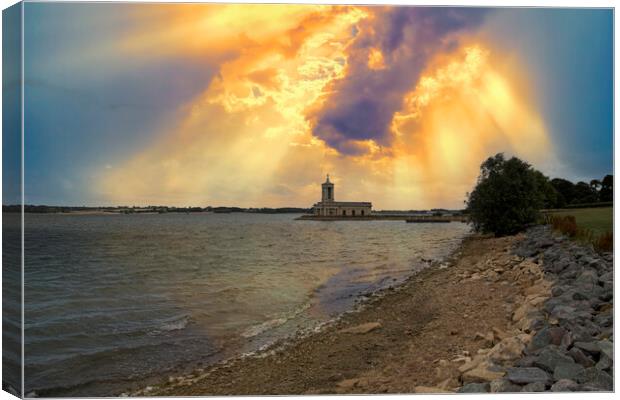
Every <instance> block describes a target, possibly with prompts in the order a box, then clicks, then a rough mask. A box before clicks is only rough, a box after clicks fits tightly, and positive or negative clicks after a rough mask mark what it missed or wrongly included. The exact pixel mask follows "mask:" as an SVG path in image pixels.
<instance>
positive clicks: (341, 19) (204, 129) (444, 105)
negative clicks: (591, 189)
mask: <svg viewBox="0 0 620 400" xmlns="http://www.w3.org/2000/svg"><path fill="white" fill-rule="evenodd" d="M171 10H175V11H174V12H175V13H176V14H174V16H172V17H169V16H167V17H166V18H171V19H167V22H166V25H165V26H167V28H164V29H162V30H159V31H157V33H156V34H155V35H152V34H146V33H144V34H136V35H134V36H132V37H130V38H128V39H127V41H126V42H124V43H123V44H122V46H123V49H124V50H125V51H137V52H138V53H139V54H150V53H157V54H159V56H161V54H164V53H167V52H169V53H170V54H173V53H178V52H185V53H187V54H196V55H200V54H203V55H205V57H208V56H209V55H210V54H217V53H222V54H224V53H227V54H229V56H228V58H227V59H226V61H224V62H223V63H222V64H221V65H220V68H219V75H218V77H217V78H215V79H213V80H212V81H211V83H210V84H209V86H208V87H207V88H205V89H204V91H203V92H202V93H201V94H200V95H199V96H198V97H197V98H195V99H191V100H190V101H188V103H187V104H183V105H179V112H178V113H177V114H176V115H180V117H176V118H178V119H177V120H174V121H170V123H169V124H168V125H169V126H174V127H175V128H174V129H172V130H166V131H162V132H159V134H158V135H157V136H158V137H159V138H160V139H158V140H157V141H155V142H154V143H153V144H152V145H150V146H149V147H147V148H145V149H143V150H142V151H140V152H139V153H137V154H134V155H133V156H132V157H131V158H130V159H128V160H126V162H125V163H124V165H121V166H120V167H119V168H114V169H113V170H105V171H102V172H101V182H100V188H101V194H102V196H105V197H106V198H107V199H108V200H109V201H111V202H115V203H123V204H125V203H130V204H133V203H135V204H138V203H140V204H164V203H165V204H173V205H203V206H206V205H239V206H310V205H311V204H312V203H313V202H315V201H316V200H318V191H319V188H318V184H319V183H320V181H322V179H324V175H325V173H331V174H332V176H333V177H334V180H335V182H336V184H338V185H339V189H338V196H339V198H341V199H349V200H363V201H373V203H374V205H375V208H379V209H381V208H383V209H410V208H430V207H460V206H461V205H462V201H463V198H464V194H465V192H466V191H468V190H470V189H471V186H472V184H473V183H474V182H475V178H476V176H477V173H478V168H479V165H480V163H481V162H482V161H483V160H484V159H485V158H486V157H488V156H489V155H492V154H494V153H495V152H498V151H506V152H508V153H514V154H516V155H518V156H521V157H523V158H525V159H526V160H529V161H532V162H536V161H537V160H538V159H540V158H541V157H545V156H548V155H549V153H550V150H551V144H550V143H549V139H548V135H547V132H546V130H545V126H544V122H543V120H542V118H541V117H540V115H539V114H538V113H537V112H536V109H535V107H534V106H533V102H532V101H533V99H532V97H533V96H532V94H531V93H527V92H524V91H523V90H522V89H521V88H522V87H526V86H527V80H526V78H525V75H526V73H525V71H521V70H519V69H518V68H516V67H515V66H514V65H512V66H511V65H508V64H501V63H500V60H502V57H501V54H500V53H495V54H493V57H491V55H490V50H489V49H485V47H484V46H483V45H468V46H463V47H461V48H460V49H459V50H457V51H455V52H453V53H449V54H441V55H437V56H436V57H435V58H434V59H433V60H432V62H431V63H430V64H429V65H428V67H427V68H426V70H425V71H424V73H423V74H422V76H421V78H420V79H419V80H418V82H417V83H416V84H415V87H412V88H411V89H410V91H409V92H408V93H407V94H406V95H405V97H404V98H403V102H402V108H401V109H400V110H399V111H398V112H396V113H395V114H394V115H393V118H392V123H391V129H390V131H391V137H390V141H389V144H387V145H385V144H384V145H382V146H380V145H379V144H377V143H376V142H375V141H374V140H360V141H356V142H352V145H355V146H361V147H363V149H364V151H360V152H357V153H355V154H360V155H356V156H345V155H342V154H340V153H339V152H338V151H336V150H335V149H333V148H331V147H329V146H327V145H326V144H325V142H324V141H323V140H320V139H318V138H317V137H315V136H313V134H312V126H311V124H312V121H311V120H309V119H308V118H307V116H308V115H311V114H313V111H312V110H316V109H317V108H321V107H323V106H325V102H326V101H329V90H333V85H332V83H333V82H334V81H336V80H338V79H342V78H343V77H344V76H346V74H347V73H348V67H347V62H348V59H349V53H348V52H349V50H350V46H351V43H353V41H354V40H355V37H354V32H353V31H354V29H353V27H354V26H355V25H356V24H357V22H358V21H360V20H361V19H364V18H369V17H371V16H372V12H373V9H372V8H355V7H325V6H316V7H309V6H305V5H304V6H298V7H297V6H294V7H293V6H289V5H284V6H275V5H274V6H262V5H257V6H250V7H249V6H247V5H242V6H209V7H203V6H195V7H193V6H187V7H183V8H182V11H179V10H178V9H177V8H176V7H174V8H172V9H171ZM144 18H145V19H146V20H147V21H151V22H152V23H153V24H155V25H158V24H159V23H156V22H153V21H159V20H160V19H161V18H163V14H161V15H160V14H157V13H155V14H154V15H149V16H145V17H144ZM148 31H149V32H151V30H150V29H148ZM231 49H234V54H232V55H230V53H231V51H232V50H231ZM365 62H366V61H365ZM367 62H368V66H369V67H370V68H374V69H381V68H384V61H383V55H382V54H381V52H380V51H379V50H376V51H374V52H373V51H371V52H370V54H369V58H368V60H367Z"/></svg>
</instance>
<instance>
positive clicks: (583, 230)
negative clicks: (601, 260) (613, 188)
mask: <svg viewBox="0 0 620 400" xmlns="http://www.w3.org/2000/svg"><path fill="white" fill-rule="evenodd" d="M545 216H546V218H545V219H546V223H549V224H551V225H553V229H555V230H558V231H560V232H562V233H564V234H566V235H568V236H569V237H571V238H575V239H577V240H580V241H584V242H588V243H592V245H593V246H594V248H595V249H597V250H600V251H611V250H612V249H613V220H614V215H613V207H603V208H582V209H571V210H566V209H563V210H548V211H547V212H545Z"/></svg>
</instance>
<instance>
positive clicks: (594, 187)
mask: <svg viewBox="0 0 620 400" xmlns="http://www.w3.org/2000/svg"><path fill="white" fill-rule="evenodd" d="M590 187H591V188H592V190H594V191H595V192H598V191H599V190H601V181H599V180H598V179H592V180H591V181H590Z"/></svg>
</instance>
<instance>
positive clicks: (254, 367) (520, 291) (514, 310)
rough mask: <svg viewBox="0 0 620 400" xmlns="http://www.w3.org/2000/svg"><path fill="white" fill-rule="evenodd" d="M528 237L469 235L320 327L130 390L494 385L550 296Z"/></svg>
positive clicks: (522, 348)
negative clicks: (521, 248) (444, 257)
mask: <svg viewBox="0 0 620 400" xmlns="http://www.w3.org/2000/svg"><path fill="white" fill-rule="evenodd" d="M524 238H525V235H524V234H520V235H516V236H510V237H504V238H493V237H482V236H478V235H472V236H470V237H468V238H466V239H465V240H464V242H463V244H462V246H461V247H460V249H459V250H458V251H456V252H455V253H454V254H453V256H452V258H451V259H450V260H449V262H448V263H445V264H443V265H436V266H433V267H430V268H429V269H427V270H425V271H423V272H421V273H419V274H417V275H415V276H413V277H412V278H410V279H409V280H408V281H407V282H406V283H404V284H403V285H402V286H400V287H397V288H392V289H389V290H386V291H385V292H384V293H378V294H376V295H374V296H372V297H371V298H370V299H369V300H368V301H367V302H366V303H365V305H364V306H363V307H361V308H362V309H361V310H360V311H359V312H356V313H351V314H347V315H345V316H344V317H343V318H342V319H341V320H339V321H338V322H336V323H334V324H332V325H331V326H328V327H326V328H325V329H323V330H322V331H320V332H318V333H315V334H312V335H309V336H307V337H305V338H300V339H297V340H294V341H292V342H289V343H287V344H285V345H283V346H279V347H278V346H275V347H274V348H273V349H271V350H270V351H265V352H263V353H261V354H260V355H259V356H253V357H247V358H239V359H235V360H231V361H230V362H228V363H225V364H221V365H216V366H213V367H209V368H205V369H200V370H197V371H195V373H193V374H191V375H186V376H179V377H169V378H168V379H167V380H165V381H163V382H161V383H160V384H159V385H153V386H149V387H146V388H144V389H142V390H140V391H138V392H135V393H133V394H134V395H149V396H151V395H177V396H178V395H180V396H190V395H233V394H235V395H251V394H261V395H268V394H272V395H283V394H330V393H338V394H346V393H422V392H451V391H457V390H460V391H463V389H462V387H463V386H464V385H465V386H466V387H467V385H468V384H469V387H470V388H472V387H473V388H476V386H475V385H480V384H483V385H487V386H486V388H487V390H488V382H490V381H493V380H496V381H497V380H500V381H506V380H505V379H503V378H502V377H503V376H504V375H505V368H506V367H511V366H513V365H514V364H518V362H517V361H518V360H519V359H520V358H521V357H522V356H523V355H524V352H527V350H526V346H528V345H529V344H530V342H531V340H532V337H534V335H535V333H536V329H537V328H539V326H536V325H538V324H539V323H540V321H538V320H536V318H535V317H536V316H538V315H539V314H540V310H541V308H542V307H543V304H544V302H545V301H546V300H547V299H549V298H550V297H551V286H552V284H551V280H550V279H549V277H546V276H545V274H544V273H543V270H542V268H541V265H539V263H540V264H542V262H540V261H539V259H537V258H536V257H523V256H519V255H516V254H515V250H516V248H517V246H518V245H519V244H520V243H522V242H523V241H524ZM556 241H557V243H562V242H563V241H564V240H563V238H556ZM554 322H555V323H556V324H557V321H552V322H551V323H554ZM491 361H492V362H491ZM495 364H497V365H495ZM502 367H503V370H502V369H500V368H502ZM506 384H507V385H510V384H511V383H510V382H508V381H506ZM496 386H497V384H496ZM504 386H506V385H504ZM548 386H550V384H549V385H548ZM517 387H518V388H519V389H522V388H521V386H514V384H513V386H512V387H511V386H507V387H506V388H507V389H511V388H512V390H494V391H516V389H515V388H517ZM536 387H539V385H537V386H536ZM543 387H544V386H543ZM459 388H461V389H459ZM529 388H530V389H534V387H529ZM478 389H481V388H478ZM495 389H497V387H496V388H495ZM500 389H501V388H500ZM527 389H528V387H526V389H525V390H527ZM480 391H485V390H484V389H481V390H480ZM532 391H534V390H532Z"/></svg>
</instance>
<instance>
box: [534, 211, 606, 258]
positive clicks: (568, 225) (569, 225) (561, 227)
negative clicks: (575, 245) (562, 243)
mask: <svg viewBox="0 0 620 400" xmlns="http://www.w3.org/2000/svg"><path fill="white" fill-rule="evenodd" d="M543 223H545V224H548V225H551V226H552V227H553V229H554V230H556V231H558V232H561V233H563V234H565V235H566V236H568V237H570V238H573V239H577V240H579V241H581V242H585V243H591V244H592V246H593V247H594V249H595V250H596V251H599V252H603V251H612V250H613V247H614V236H613V233H612V232H610V231H608V232H605V233H603V234H602V235H598V236H597V235H595V234H594V232H592V231H591V230H590V229H587V228H581V227H579V226H577V220H576V219H575V217H574V216H572V215H564V216H561V215H549V214H546V215H545V218H544V220H543Z"/></svg>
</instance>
